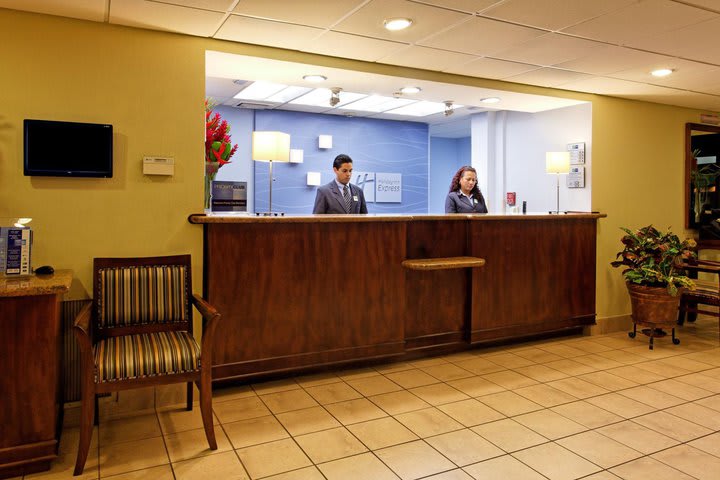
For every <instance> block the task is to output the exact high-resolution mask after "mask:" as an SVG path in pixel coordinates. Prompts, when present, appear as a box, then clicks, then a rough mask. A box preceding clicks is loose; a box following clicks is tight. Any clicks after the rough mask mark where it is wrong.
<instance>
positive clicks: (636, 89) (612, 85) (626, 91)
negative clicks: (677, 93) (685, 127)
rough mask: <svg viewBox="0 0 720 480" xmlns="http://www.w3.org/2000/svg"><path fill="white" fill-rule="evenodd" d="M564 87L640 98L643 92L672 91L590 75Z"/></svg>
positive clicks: (649, 93) (654, 93) (579, 90)
mask: <svg viewBox="0 0 720 480" xmlns="http://www.w3.org/2000/svg"><path fill="white" fill-rule="evenodd" d="M562 88H563V89H567V90H576V91H578V92H590V93H598V94H601V95H611V96H616V97H626V98H638V97H639V96H641V95H643V93H647V94H648V95H651V94H652V95H656V94H659V93H667V92H669V91H671V90H670V89H668V88H664V87H656V86H653V85H647V84H644V83H638V82H631V81H628V80H620V79H617V78H608V77H588V78H585V79H580V80H577V81H574V82H568V83H565V84H563V86H562Z"/></svg>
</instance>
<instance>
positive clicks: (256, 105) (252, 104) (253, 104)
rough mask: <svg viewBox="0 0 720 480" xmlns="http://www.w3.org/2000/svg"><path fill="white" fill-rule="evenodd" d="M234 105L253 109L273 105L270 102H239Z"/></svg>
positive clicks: (265, 108)
mask: <svg viewBox="0 0 720 480" xmlns="http://www.w3.org/2000/svg"><path fill="white" fill-rule="evenodd" d="M235 106H236V107H237V108H250V109H253V110H267V109H268V108H272V107H273V106H274V105H273V104H271V103H259V102H240V103H238V104H237V105H235Z"/></svg>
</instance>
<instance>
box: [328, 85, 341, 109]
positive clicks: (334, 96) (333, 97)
mask: <svg viewBox="0 0 720 480" xmlns="http://www.w3.org/2000/svg"><path fill="white" fill-rule="evenodd" d="M341 91H342V88H340V87H333V88H331V89H330V92H332V93H331V94H330V106H331V107H334V106H335V105H337V104H338V103H340V92H341Z"/></svg>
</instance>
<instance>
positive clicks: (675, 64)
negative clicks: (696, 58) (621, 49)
mask: <svg viewBox="0 0 720 480" xmlns="http://www.w3.org/2000/svg"><path fill="white" fill-rule="evenodd" d="M658 68H670V69H672V70H675V72H674V73H673V74H672V75H668V76H667V77H653V76H652V75H650V72H651V71H653V70H655V69H658ZM608 76H609V77H613V78H620V79H622V80H632V81H635V82H642V83H648V84H651V85H659V86H664V87H671V88H682V89H686V90H700V91H703V90H702V89H703V88H704V87H708V86H710V85H713V84H715V83H717V79H718V78H720V67H718V66H715V65H708V64H705V63H697V62H691V61H689V60H680V59H678V58H673V57H665V58H664V59H663V60H661V61H656V62H653V63H650V64H645V65H641V66H638V67H635V68H631V69H628V70H623V71H620V72H615V73H612V74H609V75H608Z"/></svg>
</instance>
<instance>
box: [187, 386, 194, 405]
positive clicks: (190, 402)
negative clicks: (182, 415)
mask: <svg viewBox="0 0 720 480" xmlns="http://www.w3.org/2000/svg"><path fill="white" fill-rule="evenodd" d="M192 407H193V382H188V383H187V409H188V410H192Z"/></svg>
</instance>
